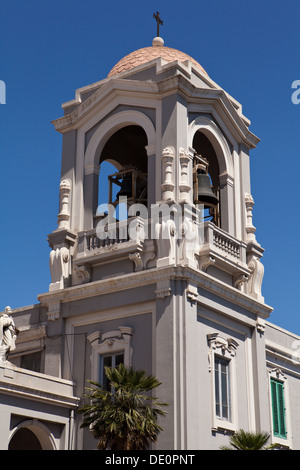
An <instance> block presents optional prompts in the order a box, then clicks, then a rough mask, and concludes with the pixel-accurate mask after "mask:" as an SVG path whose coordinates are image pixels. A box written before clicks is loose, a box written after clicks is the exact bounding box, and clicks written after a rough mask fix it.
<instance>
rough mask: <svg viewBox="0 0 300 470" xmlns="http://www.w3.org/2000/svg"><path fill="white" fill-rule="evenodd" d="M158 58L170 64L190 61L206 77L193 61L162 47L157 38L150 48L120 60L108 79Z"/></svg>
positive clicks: (182, 53)
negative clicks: (178, 61)
mask: <svg viewBox="0 0 300 470" xmlns="http://www.w3.org/2000/svg"><path fill="white" fill-rule="evenodd" d="M158 57H161V58H162V59H164V60H166V61H167V62H172V61H173V60H180V62H184V61H185V60H190V61H191V62H192V63H193V64H195V65H196V66H197V67H198V68H199V69H200V70H201V71H202V72H204V73H205V74H206V75H207V73H206V71H205V70H204V68H203V67H202V66H201V65H200V64H199V63H198V62H197V61H196V60H195V59H193V58H192V57H190V56H189V55H187V54H185V53H184V52H181V51H178V50H177V49H172V48H171V47H164V41H163V39H162V38H160V37H157V38H154V39H153V42H152V47H144V48H142V49H138V50H137V51H134V52H131V54H128V55H126V56H125V57H123V59H121V60H120V61H119V62H118V63H117V64H116V65H115V66H114V67H113V69H112V70H111V71H110V72H109V74H108V77H112V76H113V75H117V74H119V73H122V72H125V71H127V70H130V69H133V68H134V67H137V66H138V65H141V64H145V63H146V62H149V61H150V60H153V59H157V58H158Z"/></svg>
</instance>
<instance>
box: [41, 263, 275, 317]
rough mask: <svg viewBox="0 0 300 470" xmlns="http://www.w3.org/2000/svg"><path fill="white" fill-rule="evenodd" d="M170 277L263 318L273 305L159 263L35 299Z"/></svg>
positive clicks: (75, 296) (73, 296)
mask: <svg viewBox="0 0 300 470" xmlns="http://www.w3.org/2000/svg"><path fill="white" fill-rule="evenodd" d="M172 278H173V279H177V278H181V279H185V280H187V281H191V282H192V283H193V284H194V285H196V286H198V287H204V288H205V289H208V290H209V291H210V292H212V293H213V294H215V295H216V296H219V297H221V298H223V299H226V300H229V301H230V302H233V303H234V304H236V305H239V306H241V307H243V308H245V309H247V310H248V311H249V312H251V313H254V314H255V315H259V316H260V317H262V318H268V317H269V315H270V313H271V312H272V311H273V309H272V307H270V306H268V305H266V304H265V303H262V302H260V301H259V300H256V299H254V298H253V297H250V296H249V295H247V294H244V293H243V292H241V291H239V290H237V289H235V288H234V287H231V286H229V285H225V284H223V283H221V282H219V281H218V280H216V279H214V278H212V277H211V276H209V275H208V274H206V273H204V272H200V271H198V270H195V269H193V268H191V267H182V266H178V267H176V266H162V267H160V268H155V269H153V268H151V269H148V270H145V271H138V272H136V273H132V274H131V275H121V276H116V277H115V278H113V279H103V280H100V281H94V282H91V283H88V284H82V285H79V286H73V287H69V288H66V289H62V290H60V291H56V292H53V293H51V292H47V293H44V294H40V295H39V296H38V300H39V301H40V302H41V303H42V304H44V305H48V304H51V302H53V301H54V300H55V301H63V302H71V301H74V300H79V299H84V298H88V297H93V296H97V295H102V294H107V293H111V292H114V291H115V289H116V288H118V290H123V289H135V288H138V287H141V286H142V285H151V284H157V283H158V282H159V281H163V280H165V279H172Z"/></svg>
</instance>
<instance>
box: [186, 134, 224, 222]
mask: <svg viewBox="0 0 300 470" xmlns="http://www.w3.org/2000/svg"><path fill="white" fill-rule="evenodd" d="M193 149H194V150H195V152H196V155H195V164H197V155H198V156H201V157H202V158H204V159H205V160H206V162H207V164H208V166H207V174H208V176H209V183H210V186H211V190H212V192H213V193H214V194H215V196H216V198H217V199H218V201H219V203H218V204H216V205H214V206H210V207H206V208H205V218H206V219H208V220H211V221H212V222H213V223H215V224H216V225H218V226H219V227H220V226H221V217H220V214H221V211H220V206H221V201H220V169H219V163H218V159H217V155H216V152H215V150H214V148H213V146H212V144H211V143H210V141H209V139H208V138H207V137H206V135H204V134H203V133H202V132H201V131H197V132H196V133H195V135H194V138H193ZM194 178H196V174H194Z"/></svg>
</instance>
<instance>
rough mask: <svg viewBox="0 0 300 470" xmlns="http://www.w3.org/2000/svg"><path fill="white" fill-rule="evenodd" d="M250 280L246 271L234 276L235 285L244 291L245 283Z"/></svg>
mask: <svg viewBox="0 0 300 470" xmlns="http://www.w3.org/2000/svg"><path fill="white" fill-rule="evenodd" d="M247 281H248V275H247V274H244V273H238V274H235V275H234V276H233V286H234V287H235V288H236V289H238V290H240V291H242V292H244V286H245V283H246V282H247Z"/></svg>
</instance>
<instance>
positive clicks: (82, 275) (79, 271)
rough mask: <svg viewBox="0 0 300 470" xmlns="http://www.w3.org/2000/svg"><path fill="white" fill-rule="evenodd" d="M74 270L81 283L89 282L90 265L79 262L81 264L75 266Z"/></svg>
mask: <svg viewBox="0 0 300 470" xmlns="http://www.w3.org/2000/svg"><path fill="white" fill-rule="evenodd" d="M74 270H75V273H76V275H77V277H78V279H79V280H80V282H81V283H86V282H90V280H91V268H90V266H88V265H85V264H81V265H78V266H75V267H74Z"/></svg>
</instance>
